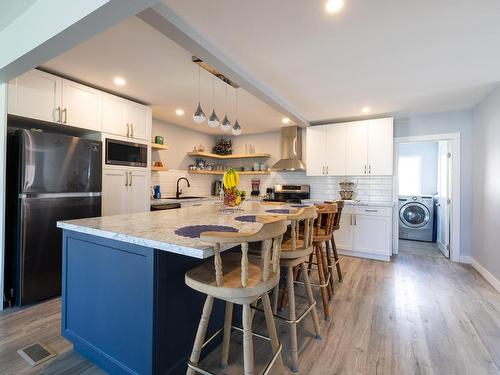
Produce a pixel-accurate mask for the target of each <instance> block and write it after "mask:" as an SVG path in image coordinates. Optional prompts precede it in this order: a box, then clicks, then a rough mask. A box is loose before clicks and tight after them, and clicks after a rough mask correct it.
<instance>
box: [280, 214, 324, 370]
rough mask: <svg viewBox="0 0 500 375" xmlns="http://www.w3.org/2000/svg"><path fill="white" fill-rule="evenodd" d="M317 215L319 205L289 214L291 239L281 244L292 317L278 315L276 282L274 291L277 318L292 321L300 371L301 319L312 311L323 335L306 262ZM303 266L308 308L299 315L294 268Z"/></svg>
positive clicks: (294, 365)
mask: <svg viewBox="0 0 500 375" xmlns="http://www.w3.org/2000/svg"><path fill="white" fill-rule="evenodd" d="M316 217H317V213H316V207H315V206H311V207H307V208H304V209H302V210H300V211H299V212H298V213H297V214H291V215H288V216H287V220H288V221H290V224H291V229H290V239H287V240H286V241H284V242H283V243H282V244H281V256H280V259H281V260H280V263H281V267H285V268H286V270H287V273H286V280H287V283H286V288H285V290H286V294H287V295H288V308H289V318H283V317H282V316H280V315H277V308H278V288H279V285H276V288H275V291H274V295H273V310H274V316H275V317H276V318H278V319H281V320H283V321H284V322H286V323H288V324H289V325H290V348H291V356H292V365H291V366H290V367H291V370H292V371H293V372H298V371H299V367H298V363H299V359H298V347H297V323H300V322H301V321H302V319H303V318H304V317H305V316H306V315H308V314H309V313H311V316H312V320H313V324H314V330H315V333H316V338H321V337H320V328H319V322H318V314H317V312H316V301H315V300H314V296H313V292H312V288H311V283H310V280H309V275H308V273H307V266H306V262H307V259H308V258H309V255H310V254H312V251H313V236H312V234H313V229H314V219H315V218H316ZM301 223H303V227H304V229H303V231H304V233H303V235H302V236H301V237H302V238H299V226H300V224H301ZM298 267H300V268H302V270H303V272H302V275H303V278H304V285H305V289H306V294H307V301H308V305H309V306H308V308H307V309H306V310H305V311H304V312H303V313H302V314H301V315H300V316H299V317H297V315H296V311H295V310H296V309H295V290H294V269H295V268H298Z"/></svg>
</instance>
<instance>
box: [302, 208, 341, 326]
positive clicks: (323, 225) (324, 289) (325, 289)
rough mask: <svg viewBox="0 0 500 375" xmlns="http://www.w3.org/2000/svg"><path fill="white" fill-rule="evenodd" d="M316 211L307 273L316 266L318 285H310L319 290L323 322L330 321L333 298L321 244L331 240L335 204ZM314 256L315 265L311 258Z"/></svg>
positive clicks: (335, 209) (335, 210) (335, 211)
mask: <svg viewBox="0 0 500 375" xmlns="http://www.w3.org/2000/svg"><path fill="white" fill-rule="evenodd" d="M316 207H317V209H318V218H317V219H316V221H315V223H314V231H313V248H314V251H313V253H312V254H311V255H310V256H309V265H308V271H309V272H310V271H311V270H312V266H313V265H316V270H317V271H318V277H319V284H314V283H312V284H311V285H313V286H315V287H319V288H320V289H321V299H322V300H323V311H324V315H325V320H330V306H329V300H330V298H331V297H332V296H333V289H331V285H330V271H329V268H328V262H327V259H326V256H324V253H323V244H324V243H326V242H327V241H329V240H330V239H331V238H332V233H333V226H334V220H335V215H336V213H337V204H335V203H332V204H321V205H317V206H316ZM314 256H316V263H314V262H313V258H314Z"/></svg>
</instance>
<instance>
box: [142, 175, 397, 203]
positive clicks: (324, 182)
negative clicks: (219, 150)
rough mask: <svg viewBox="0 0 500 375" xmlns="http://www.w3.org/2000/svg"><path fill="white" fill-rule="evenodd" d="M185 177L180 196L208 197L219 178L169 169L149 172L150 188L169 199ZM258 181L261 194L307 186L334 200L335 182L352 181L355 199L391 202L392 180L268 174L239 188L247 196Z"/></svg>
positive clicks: (314, 193) (317, 196)
mask: <svg viewBox="0 0 500 375" xmlns="http://www.w3.org/2000/svg"><path fill="white" fill-rule="evenodd" d="M180 177H186V178H188V179H189V181H190V183H191V187H190V188H188V187H187V185H186V183H185V182H182V183H181V184H182V185H181V186H182V190H183V193H184V195H195V196H207V195H211V194H212V185H213V182H214V181H216V180H217V179H222V176H211V175H195V174H189V173H188V172H187V171H185V170H169V171H166V172H160V173H155V172H154V173H153V174H152V177H151V184H152V185H160V186H161V191H162V196H164V197H171V196H174V195H175V183H176V181H177V179H178V178H180ZM253 179H258V180H260V192H261V194H265V192H266V188H268V187H274V185H278V184H281V185H294V184H295V185H302V184H304V185H311V198H312V199H322V200H327V199H338V198H340V195H339V190H340V186H339V183H340V182H342V181H345V180H347V181H353V182H354V183H355V184H356V193H355V195H354V198H355V199H359V200H363V201H371V202H388V201H391V200H392V188H393V177H392V176H388V177H380V176H377V177H364V176H362V177H361V176H358V177H356V176H354V177H333V176H328V177H308V176H306V174H305V173H303V172H296V173H294V172H271V174H270V175H263V176H241V177H240V189H241V190H245V191H246V192H247V193H248V194H250V192H251V191H252V185H251V180H253Z"/></svg>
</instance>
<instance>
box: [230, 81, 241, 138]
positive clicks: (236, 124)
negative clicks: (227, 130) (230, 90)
mask: <svg viewBox="0 0 500 375" xmlns="http://www.w3.org/2000/svg"><path fill="white" fill-rule="evenodd" d="M235 90H236V93H235V95H236V114H235V116H236V121H235V122H234V126H233V128H232V129H231V133H233V135H240V134H241V126H240V124H239V122H238V89H235Z"/></svg>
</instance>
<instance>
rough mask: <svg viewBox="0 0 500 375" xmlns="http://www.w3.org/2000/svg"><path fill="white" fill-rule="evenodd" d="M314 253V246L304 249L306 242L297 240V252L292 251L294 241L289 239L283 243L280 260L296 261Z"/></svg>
mask: <svg viewBox="0 0 500 375" xmlns="http://www.w3.org/2000/svg"><path fill="white" fill-rule="evenodd" d="M312 251H313V248H312V246H309V247H304V240H303V239H300V238H299V239H297V241H296V243H295V250H293V249H292V240H291V239H287V240H286V241H283V242H282V243H281V255H280V259H295V258H302V257H304V256H306V255H309V254H311V253H312Z"/></svg>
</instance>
